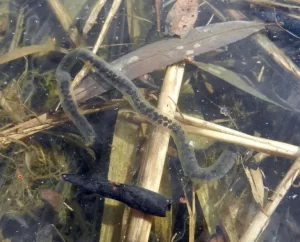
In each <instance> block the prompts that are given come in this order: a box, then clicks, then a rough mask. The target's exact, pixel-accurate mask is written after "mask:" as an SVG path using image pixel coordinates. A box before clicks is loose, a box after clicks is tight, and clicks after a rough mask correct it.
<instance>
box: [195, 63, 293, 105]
mask: <svg viewBox="0 0 300 242" xmlns="http://www.w3.org/2000/svg"><path fill="white" fill-rule="evenodd" d="M191 63H192V64H194V65H196V66H197V67H198V68H200V69H202V70H203V71H206V72H208V73H210V74H212V75H214V76H216V77H218V78H220V79H222V80H224V81H226V82H228V83H229V84H231V85H233V86H235V87H237V88H239V89H241V90H242V91H244V92H247V93H249V94H251V95H253V96H255V97H257V98H260V99H262V100H264V101H267V102H269V103H272V104H275V105H277V106H279V107H282V108H285V109H289V110H293V111H297V110H296V108H293V107H292V106H291V105H289V104H288V103H287V102H285V101H284V100H283V99H281V98H279V97H278V96H275V95H273V96H272V97H269V96H267V95H265V94H264V93H263V92H260V91H259V90H257V89H258V88H257V87H256V86H254V84H253V83H252V82H251V80H250V79H248V78H247V77H246V76H244V75H240V74H237V73H235V72H233V71H230V70H228V69H226V68H224V67H221V66H217V65H213V64H206V63H203V62H196V61H192V62H191ZM298 111H299V110H298Z"/></svg>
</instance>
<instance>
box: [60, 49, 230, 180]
mask: <svg viewBox="0 0 300 242" xmlns="http://www.w3.org/2000/svg"><path fill="white" fill-rule="evenodd" d="M78 59H80V60H82V61H87V62H90V64H91V65H92V66H93V67H94V69H95V71H96V72H97V73H98V75H99V76H100V77H101V78H102V79H104V80H105V81H107V82H108V83H109V84H111V85H112V86H114V87H115V88H116V89H118V90H119V91H120V92H121V93H122V94H123V95H124V97H125V98H126V99H127V100H128V101H129V103H130V105H131V106H132V108H133V109H134V110H135V111H137V112H138V113H139V114H141V115H143V116H145V117H146V118H147V119H148V120H149V121H150V122H151V123H153V124H154V125H156V126H159V127H161V128H164V129H167V130H168V131H169V132H170V135H171V136H172V138H173V140H174V142H175V144H176V147H177V151H178V156H179V159H180V161H181V165H182V168H183V171H184V173H185V175H186V176H188V177H189V178H190V179H191V180H193V181H199V180H206V181H209V180H216V179H220V178H221V177H223V176H224V175H226V174H227V172H228V171H229V170H230V169H231V167H232V166H233V165H234V163H235V159H234V157H235V154H234V153H232V152H231V151H226V150H225V151H224V152H223V153H222V155H223V156H222V158H221V157H220V158H219V159H218V160H217V161H216V162H215V163H214V164H213V165H211V166H209V167H200V166H199V164H198V161H197V159H196V156H195V153H194V151H193V150H192V149H191V148H190V145H189V140H188V138H187V135H186V134H185V131H184V129H183V128H182V126H181V125H180V123H179V122H177V121H176V120H174V119H172V118H169V117H167V116H165V115H163V114H162V113H161V112H160V111H159V110H158V109H156V108H155V107H153V106H152V105H151V104H150V103H149V102H148V101H147V100H146V99H145V98H144V96H143V95H142V94H141V92H140V91H139V90H138V88H137V87H136V86H135V85H134V84H133V83H132V81H131V80H130V79H129V78H128V77H126V76H125V75H124V74H123V73H122V72H121V71H119V70H117V69H115V68H114V67H113V66H112V65H111V64H108V63H107V62H106V61H104V60H103V59H101V58H100V57H98V56H97V55H95V54H94V53H93V52H91V51H89V50H87V49H84V48H79V49H76V50H74V51H72V52H71V53H69V54H67V55H66V56H65V57H64V58H63V59H62V61H61V62H60V64H59V65H58V67H57V70H56V79H57V87H58V90H59V96H60V100H61V105H62V108H63V109H64V111H65V113H66V114H67V115H68V117H69V118H70V119H71V120H72V121H73V123H74V124H75V125H76V127H77V128H78V129H79V131H80V133H81V134H82V135H83V137H84V138H85V140H86V143H87V144H88V145H91V144H93V143H94V141H95V139H96V134H95V131H94V129H93V128H92V126H91V125H90V124H89V122H88V121H87V119H86V118H85V117H84V116H83V115H81V114H80V113H79V112H78V105H77V103H76V101H75V98H74V96H73V95H72V92H71V80H72V78H71V75H70V74H69V73H70V70H71V69H72V67H73V66H74V64H75V63H76V61H77V60H78Z"/></svg>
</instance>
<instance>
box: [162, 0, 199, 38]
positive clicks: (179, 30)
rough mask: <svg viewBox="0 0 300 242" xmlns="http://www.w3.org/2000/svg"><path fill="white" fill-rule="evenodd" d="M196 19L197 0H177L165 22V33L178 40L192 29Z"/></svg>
mask: <svg viewBox="0 0 300 242" xmlns="http://www.w3.org/2000/svg"><path fill="white" fill-rule="evenodd" d="M197 17H198V0H177V1H176V3H175V4H174V6H173V8H172V9H171V11H170V12H169V14H168V16H167V20H166V33H167V34H169V35H177V36H180V38H184V37H186V35H187V34H188V33H189V32H190V30H191V29H192V28H193V26H194V24H195V22H196V20H197Z"/></svg>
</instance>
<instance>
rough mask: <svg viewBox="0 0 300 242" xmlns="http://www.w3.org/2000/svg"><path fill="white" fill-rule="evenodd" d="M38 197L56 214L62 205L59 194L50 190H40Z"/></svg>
mask: <svg viewBox="0 0 300 242" xmlns="http://www.w3.org/2000/svg"><path fill="white" fill-rule="evenodd" d="M40 197H41V199H42V200H43V201H47V202H48V203H49V204H50V205H51V206H52V207H53V209H54V210H55V211H56V212H59V210H60V208H61V205H62V200H61V197H60V194H59V193H58V192H57V191H55V190H52V189H45V190H42V191H41V193H40Z"/></svg>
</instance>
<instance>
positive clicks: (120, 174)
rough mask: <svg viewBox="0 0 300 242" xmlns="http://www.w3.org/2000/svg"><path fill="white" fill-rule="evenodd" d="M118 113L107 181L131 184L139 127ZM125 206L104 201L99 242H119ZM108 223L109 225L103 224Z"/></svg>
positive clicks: (111, 201) (114, 201)
mask: <svg viewBox="0 0 300 242" xmlns="http://www.w3.org/2000/svg"><path fill="white" fill-rule="evenodd" d="M120 116H121V113H120V112H119V113H118V118H117V122H116V125H115V131H114V137H113V141H112V145H111V146H112V149H111V155H110V164H109V171H108V179H109V180H112V181H118V182H121V183H129V184H131V183H132V180H133V179H132V177H133V174H134V168H135V166H136V165H138V164H136V163H137V162H136V160H135V156H136V152H137V146H138V133H139V125H135V124H132V123H129V122H127V121H124V119H121V118H120ZM125 207H126V206H125V205H124V204H122V203H120V202H118V201H116V200H112V199H105V204H104V210H103V217H102V221H103V222H102V225H101V231H100V240H99V241H100V242H106V241H121V233H122V230H123V228H122V217H123V213H124V209H125ZM105 221H109V223H105Z"/></svg>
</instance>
